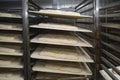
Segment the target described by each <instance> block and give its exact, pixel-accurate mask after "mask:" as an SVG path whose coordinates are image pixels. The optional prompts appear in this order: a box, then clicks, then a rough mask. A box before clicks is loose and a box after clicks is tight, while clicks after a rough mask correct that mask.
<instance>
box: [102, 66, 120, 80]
mask: <svg viewBox="0 0 120 80" xmlns="http://www.w3.org/2000/svg"><path fill="white" fill-rule="evenodd" d="M117 68H118V69H119V70H120V66H119V67H117ZM109 71H110V72H112V73H113V75H114V76H115V77H117V78H118V80H120V75H118V74H117V73H115V72H114V71H113V70H112V69H109ZM100 74H101V75H102V76H103V77H104V78H105V80H113V79H112V78H111V77H110V76H109V75H108V74H107V73H106V72H105V71H104V70H101V71H100Z"/></svg>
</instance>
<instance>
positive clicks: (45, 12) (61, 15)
mask: <svg viewBox="0 0 120 80" xmlns="http://www.w3.org/2000/svg"><path fill="white" fill-rule="evenodd" d="M29 12H32V13H37V14H40V15H43V16H51V17H58V18H70V19H80V18H92V16H87V15H80V13H77V12H71V11H61V10H40V11H29Z"/></svg>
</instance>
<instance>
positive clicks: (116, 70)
mask: <svg viewBox="0 0 120 80" xmlns="http://www.w3.org/2000/svg"><path fill="white" fill-rule="evenodd" d="M101 60H102V61H103V62H104V63H105V64H106V65H107V66H109V67H111V68H112V69H113V70H114V71H115V72H116V73H117V74H119V75H120V70H119V69H117V68H116V67H115V66H114V65H113V64H112V63H111V62H109V61H108V60H107V59H105V58H104V57H101Z"/></svg>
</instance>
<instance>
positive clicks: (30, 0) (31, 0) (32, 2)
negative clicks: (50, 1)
mask: <svg viewBox="0 0 120 80" xmlns="http://www.w3.org/2000/svg"><path fill="white" fill-rule="evenodd" d="M29 2H30V3H31V4H33V5H35V6H36V7H37V8H38V9H39V10H40V9H42V8H41V7H40V6H38V5H37V4H36V3H35V2H34V1H33V0H29Z"/></svg>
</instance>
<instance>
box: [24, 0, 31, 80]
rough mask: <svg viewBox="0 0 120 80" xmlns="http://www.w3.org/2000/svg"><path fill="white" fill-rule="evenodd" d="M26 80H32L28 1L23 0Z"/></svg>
mask: <svg viewBox="0 0 120 80" xmlns="http://www.w3.org/2000/svg"><path fill="white" fill-rule="evenodd" d="M22 21H23V22H22V23H23V50H24V51H23V54H24V56H23V57H24V80H31V67H30V37H29V19H28V0H22Z"/></svg>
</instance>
